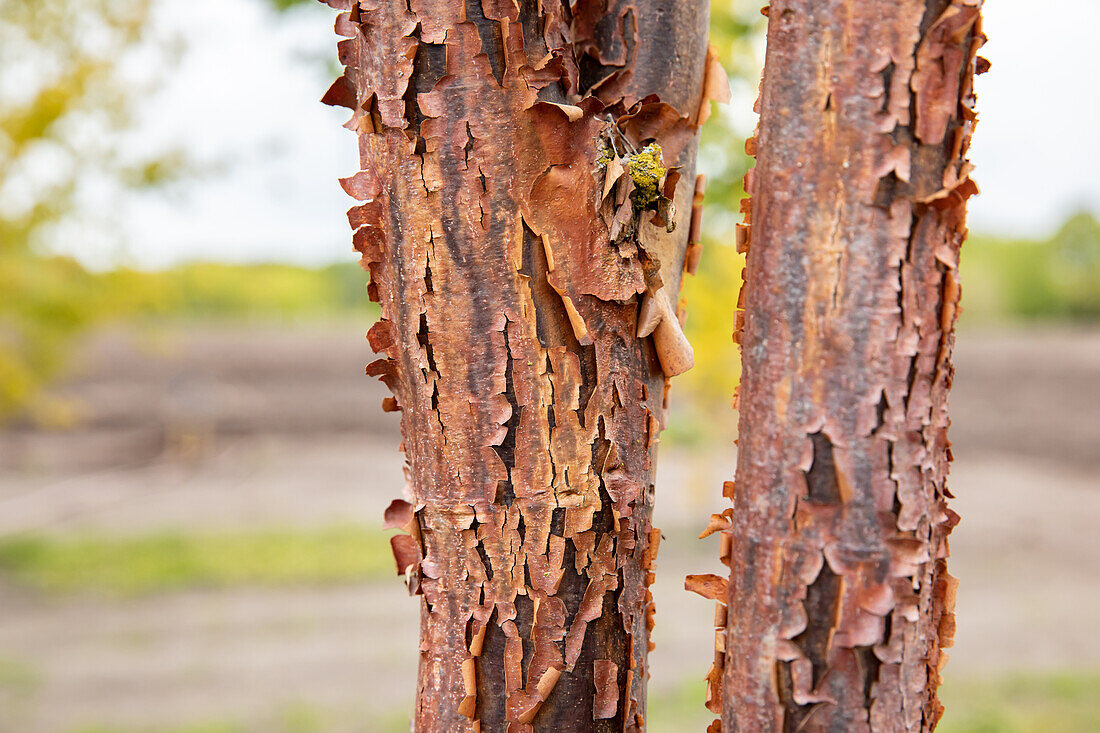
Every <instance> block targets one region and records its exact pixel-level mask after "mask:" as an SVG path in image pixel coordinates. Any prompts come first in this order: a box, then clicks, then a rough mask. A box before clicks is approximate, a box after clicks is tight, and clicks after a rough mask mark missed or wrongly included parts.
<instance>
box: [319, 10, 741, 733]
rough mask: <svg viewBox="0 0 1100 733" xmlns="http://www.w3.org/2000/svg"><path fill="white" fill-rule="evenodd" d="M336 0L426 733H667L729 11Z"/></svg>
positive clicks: (360, 229) (375, 368) (341, 94)
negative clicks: (698, 318) (691, 289)
mask: <svg viewBox="0 0 1100 733" xmlns="http://www.w3.org/2000/svg"><path fill="white" fill-rule="evenodd" d="M325 1H326V2H327V3H328V4H329V5H331V6H333V7H334V8H337V9H339V10H341V11H342V12H341V13H340V15H339V17H338V19H337V21H336V30H337V33H338V34H339V35H342V36H344V37H345V40H343V41H341V42H340V43H339V53H340V58H341V61H342V63H344V64H345V66H346V71H345V74H344V76H343V77H341V78H340V79H339V80H338V81H337V82H336V83H335V84H334V85H333V87H332V89H330V90H329V92H328V94H327V95H326V97H325V101H326V102H328V103H330V104H338V105H342V106H345V107H348V108H350V109H351V110H352V112H353V115H352V119H351V120H350V122H349V123H348V127H349V128H351V129H353V130H355V131H356V132H357V133H358V136H359V143H360V172H359V173H357V174H356V175H354V176H352V177H350V178H348V179H345V180H344V182H343V183H344V187H345V189H346V190H347V191H348V193H349V194H351V195H352V196H354V197H355V198H357V199H359V201H360V202H361V203H360V204H359V205H358V206H355V207H354V208H352V209H351V211H350V212H349V219H350V221H351V224H352V227H353V228H354V229H355V234H354V242H355V246H356V248H357V249H358V250H359V251H360V252H361V253H362V264H363V266H364V268H365V269H367V270H369V272H370V284H369V294H370V296H371V297H372V298H373V299H375V300H377V301H378V302H379V303H380V304H381V313H382V316H381V319H380V320H379V322H378V323H377V324H375V325H374V326H373V327H372V328H371V329H370V332H369V334H368V339H369V341H370V344H371V346H372V347H373V349H374V350H375V352H376V353H378V354H379V355H380V356H381V358H380V359H378V360H377V361H375V362H373V363H372V364H371V365H370V366H369V367H367V373H368V374H371V375H375V376H378V377H379V378H380V379H381V380H382V381H383V382H385V383H386V384H387V385H388V386H389V387H390V389H391V390H392V393H393V397H391V398H387V400H386V401H385V403H384V405H383V407H384V409H387V410H400V412H401V430H402V436H403V444H402V445H403V450H404V452H405V455H406V476H407V485H406V492H405V494H406V495H405V498H404V499H399V500H396V501H394V502H393V503H392V504H391V505H390V507H389V508H388V509H387V511H386V524H387V526H388V527H391V528H396V529H399V530H400V532H399V533H398V534H396V535H395V536H394V537H393V539H392V544H393V549H394V556H395V558H396V562H397V567H398V571H399V572H400V573H402V574H404V575H405V577H406V582H407V584H408V587H409V590H410V592H411V593H413V594H416V595H418V596H419V597H420V616H421V631H420V646H419V652H420V664H419V681H418V689H417V700H416V709H415V726H416V729H417V730H418V731H477V730H484V731H503V730H508V731H536V730H538V731H550V730H555V731H611V730H616V731H620V730H639V729H642V728H643V727H644V715H645V680H646V677H647V668H646V655H647V652H648V650H649V646H650V644H649V630H650V628H651V626H652V614H653V604H652V596H651V595H650V593H649V590H648V586H649V584H650V583H651V582H652V577H653V576H652V570H653V560H654V556H655V554H656V550H657V540H658V539H659V536H660V534H659V532H658V531H657V530H656V529H654V528H653V526H652V524H651V521H650V516H651V507H652V497H653V488H654V487H653V473H654V461H655V448H656V443H657V438H658V434H659V431H660V429H661V423H662V422H663V416H664V411H665V401H666V399H667V387H668V377H670V376H672V375H674V374H677V373H679V372H680V371H683V370H684V369H686V368H687V367H688V366H690V364H691V350H690V346H688V345H687V342H686V340H685V339H684V338H683V332H682V330H681V327H680V322H679V319H678V311H679V309H678V308H677V298H678V295H677V293H678V291H679V286H680V280H681V276H682V272H683V271H684V269H685V259H686V257H685V253H686V251H687V250H688V249H689V242H696V241H697V240H698V232H697V230H696V229H697V226H698V225H697V221H698V216H697V215H696V216H692V213H693V212H692V207H693V197H694V188H693V186H692V185H691V182H693V181H694V180H695V176H694V164H695V151H696V147H697V144H698V127H699V124H701V122H702V119H703V118H705V115H706V113H707V111H708V110H709V103H708V99H709V98H710V97H716V96H721V95H722V93H723V91H724V90H725V89H726V86H725V81H724V75H723V74H722V73H721V68H720V67H719V66H718V64H717V63H716V62H715V61H714V59H713V54H710V55H708V53H707V43H706V27H707V5H706V3H705V2H704V1H703V0H688V1H685V2H677V3H673V4H668V3H663V2H659V1H658V0H629V1H628V0H602V1H601V2H572V3H568V4H565V3H563V4H554V3H551V4H542V3H541V2H538V1H537V0H524V1H523V2H512V1H511V0H408V2H405V0H399V1H395V0H364V1H362V2H353V1H352V0H325ZM646 151H648V152H646ZM643 153H644V155H643ZM643 163H644V165H643ZM676 209H679V210H680V211H681V212H686V213H684V214H681V215H680V216H679V217H677V215H676V214H675V210H676ZM677 219H680V220H682V222H683V226H678V227H677V226H675V224H676V223H677ZM690 221H695V222H696V225H695V227H692V226H689V225H688V222H690ZM692 246H693V247H694V248H695V249H697V244H694V245H692ZM695 260H697V258H695V259H692V260H689V265H688V269H690V268H691V265H690V263H691V262H694V261H695Z"/></svg>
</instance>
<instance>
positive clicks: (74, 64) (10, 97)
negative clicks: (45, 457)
mask: <svg viewBox="0 0 1100 733" xmlns="http://www.w3.org/2000/svg"><path fill="white" fill-rule="evenodd" d="M149 27H150V6H149V2H148V0H51V2H37V1H36V0H0V291H2V292H4V293H5V294H6V296H5V297H4V298H3V300H0V418H3V417H4V416H7V415H10V414H12V413H13V412H14V411H15V410H17V409H18V408H21V407H29V408H30V409H31V411H32V413H33V414H35V415H36V416H37V417H39V418H42V417H48V414H47V413H48V410H47V409H46V408H47V407H48V406H49V405H50V404H53V403H50V402H43V401H41V400H39V399H38V398H37V397H36V395H37V391H36V390H37V388H38V387H39V386H41V385H42V384H43V383H44V381H45V380H47V379H48V378H49V377H50V376H51V375H52V374H53V373H54V372H55V371H56V369H57V367H58V366H59V364H60V356H61V355H62V353H63V351H64V346H65V344H67V343H68V341H69V340H70V339H71V338H72V336H73V335H74V334H76V333H78V332H80V330H81V329H83V328H84V327H86V326H87V325H88V324H89V323H91V322H92V321H94V320H96V319H97V318H99V317H101V316H103V315H104V314H106V313H108V312H111V311H112V309H113V305H112V300H113V299H112V295H113V294H112V293H111V292H110V291H107V290H105V289H103V288H101V287H99V286H98V283H97V281H96V278H95V277H94V275H93V274H91V273H89V272H87V271H86V270H85V269H84V268H83V267H82V266H81V265H80V264H79V263H78V262H76V261H75V260H73V259H72V258H69V257H62V256H57V255H53V254H51V252H50V245H51V243H53V242H56V241H57V240H58V239H59V238H62V237H90V236H92V235H93V233H95V234H101V235H102V234H103V232H102V231H97V220H98V221H99V222H102V221H103V220H104V219H105V218H106V216H107V212H110V211H111V210H112V209H113V201H112V198H111V196H110V192H111V191H112V190H118V189H119V188H122V187H148V186H153V185H157V184H159V183H162V182H164V181H166V180H168V179H169V178H171V177H172V176H173V175H175V174H176V173H177V172H178V171H179V170H180V167H181V160H180V156H179V154H178V153H175V152H168V153H161V154H157V155H152V156H140V155H134V154H133V153H132V152H130V150H129V149H128V148H125V147H124V146H123V145H122V143H123V141H124V137H123V135H122V133H123V132H124V131H126V130H128V129H129V128H130V127H131V126H132V124H133V121H134V118H133V106H134V102H135V101H136V100H137V99H138V98H139V97H140V96H141V94H142V93H144V91H145V90H146V89H147V86H146V85H147V84H148V83H149V82H151V81H152V78H151V76H150V73H151V72H150V70H153V69H159V68H162V66H163V63H164V61H165V59H166V58H167V56H166V51H167V50H168V49H169V48H170V46H166V45H164V44H160V45H159V46H157V45H156V44H152V43H148V42H146V41H147V39H146V38H145V36H146V34H147V33H148V30H149ZM153 73H155V72H153ZM102 229H103V227H98V230H102Z"/></svg>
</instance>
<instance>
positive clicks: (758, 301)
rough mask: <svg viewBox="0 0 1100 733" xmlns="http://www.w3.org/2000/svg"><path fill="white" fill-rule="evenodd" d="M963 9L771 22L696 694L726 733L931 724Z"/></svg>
mask: <svg viewBox="0 0 1100 733" xmlns="http://www.w3.org/2000/svg"><path fill="white" fill-rule="evenodd" d="M980 5H981V0H901V1H900V2H895V3H848V2H841V1H840V0H776V1H775V2H774V3H772V5H771V7H770V9H769V10H767V11H766V13H767V15H768V19H769V20H768V49H767V57H766V65H765V70H764V78H763V82H762V85H761V92H760V100H759V112H760V126H759V134H758V142H756V141H754V140H750V141H749V146H748V147H749V152H750V153H755V152H756V150H754V148H756V149H758V151H759V152H758V156H757V166H756V169H755V170H754V171H752V172H751V173H750V174H749V175H748V176H747V177H746V188H747V190H748V191H749V192H750V194H751V196H752V199H751V204H749V205H747V206H746V208H745V212H746V214H747V216H746V219H747V220H748V218H750V217H751V225H752V236H751V246H749V237H748V236H747V234H748V226H747V225H746V226H745V227H744V228H742V229H741V231H740V232H739V234H741V235H742V236H740V237H739V241H741V243H742V245H743V246H744V247H746V248H747V251H748V260H747V270H746V283H745V286H744V289H743V292H742V299H743V307H744V313H743V316H744V322H743V329H742V330H741V332H740V340H741V344H742V350H743V351H742V353H743V359H744V364H743V376H742V383H741V388H740V438H739V454H738V465H737V480H736V482H735V483H734V484H733V485H729V486H728V487H727V494H729V495H732V497H731V498H733V501H734V507H733V509H732V510H731V511H728V512H727V513H726V515H725V517H716V519H715V522H713V523H712V524H713V525H714V526H715V527H717V528H720V529H726V530H727V531H726V532H724V534H725V535H726V539H725V541H724V543H723V544H724V547H723V556H724V560H725V561H726V562H727V563H728V564H730V566H731V576H730V578H731V579H730V583H729V588H728V594H726V593H725V589H724V588H721V589H720V590H719V591H717V592H715V593H714V595H715V596H717V597H722V596H723V595H725V596H726V599H727V600H728V604H729V605H728V609H729V610H728V613H724V614H723V612H724V611H725V609H722V608H721V607H719V611H720V615H724V616H725V618H724V619H723V618H720V619H719V626H723V625H724V627H725V631H724V633H721V634H720V636H719V640H718V641H719V643H718V647H719V649H718V652H717V654H716V658H717V663H716V665H715V668H714V671H713V672H712V675H711V677H710V680H711V683H712V686H713V687H712V694H711V697H712V700H711V705H712V709H714V710H716V711H717V710H719V709H720V710H721V712H722V719H723V724H724V729H725V730H727V731H764V730H787V731H795V730H798V731H866V730H873V731H915V730H931V729H932V728H933V727H934V726H935V724H936V722H937V721H938V719H939V717H940V715H941V713H942V706H941V705H940V704H939V702H938V700H937V698H936V688H937V686H938V684H939V681H940V675H939V673H940V669H941V667H942V665H943V662H944V661H945V660H946V655H945V654H943V653H942V651H941V650H942V649H943V648H944V647H947V646H950V644H951V640H952V635H953V632H954V616H953V613H952V610H953V606H954V592H955V580H954V579H953V578H952V577H951V576H950V575H948V573H947V568H946V558H947V534H948V533H949V532H950V530H951V528H952V527H953V526H954V524H955V523H956V521H957V516H956V515H955V514H954V513H953V512H951V510H950V509H948V508H947V499H948V498H949V497H950V493H949V492H948V490H947V487H946V476H947V467H948V461H949V460H950V459H951V452H950V448H949V446H950V444H949V442H948V440H947V425H948V422H949V421H948V416H947V392H948V388H949V387H950V384H951V379H952V366H951V347H952V344H953V341H954V333H953V331H954V324H955V318H956V315H957V310H958V307H957V304H958V300H959V286H958V281H957V269H956V263H957V261H958V254H959V247H960V244H961V243H962V241H963V239H964V237H965V235H966V229H965V225H964V219H965V210H966V199H967V197H968V196H970V195H971V194H973V193H975V192H976V187H975V186H974V184H973V183H972V182H971V180H970V178H969V173H970V168H971V166H970V164H969V163H967V162H966V159H965V154H966V150H967V146H968V142H969V139H970V133H971V130H972V128H973V126H974V121H975V115H974V112H973V94H972V87H971V82H972V78H973V72H974V70H975V67H976V66H977V67H978V68H981V67H984V65H985V62H984V61H982V60H976V57H975V52H976V51H977V49H978V47H979V46H980V45H981V43H982V41H983V40H984V36H983V35H982V33H981V29H980V19H979V10H980ZM726 517H728V518H729V519H728V520H727V519H726ZM696 582H697V583H698V582H699V581H696Z"/></svg>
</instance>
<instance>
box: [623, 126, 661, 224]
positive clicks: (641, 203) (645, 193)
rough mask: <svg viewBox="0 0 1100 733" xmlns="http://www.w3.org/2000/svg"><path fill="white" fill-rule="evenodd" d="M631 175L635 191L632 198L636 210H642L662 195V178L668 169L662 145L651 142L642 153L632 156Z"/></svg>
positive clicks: (631, 195)
mask: <svg viewBox="0 0 1100 733" xmlns="http://www.w3.org/2000/svg"><path fill="white" fill-rule="evenodd" d="M629 170H630V177H631V178H632V179H633V180H634V191H633V192H632V193H631V194H630V200H631V202H632V203H633V204H634V209H635V210H636V211H641V210H642V209H645V208H647V207H649V206H651V205H652V204H653V203H654V202H656V201H657V199H659V198H660V197H661V191H660V185H661V179H662V178H664V177H665V173H667V172H668V169H667V168H665V166H664V160H663V159H662V157H661V146H660V145H658V144H657V143H650V144H649V145H646V146H645V147H644V148H642V151H641V152H640V153H636V154H634V155H632V156H630V165H629Z"/></svg>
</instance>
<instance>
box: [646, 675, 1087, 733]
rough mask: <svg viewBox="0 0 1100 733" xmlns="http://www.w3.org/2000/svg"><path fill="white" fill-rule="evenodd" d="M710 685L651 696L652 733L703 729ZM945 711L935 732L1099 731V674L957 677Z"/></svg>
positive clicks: (943, 693) (947, 687)
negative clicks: (704, 704)
mask: <svg viewBox="0 0 1100 733" xmlns="http://www.w3.org/2000/svg"><path fill="white" fill-rule="evenodd" d="M705 691H706V685H705V684H704V683H703V682H701V681H700V682H688V683H684V684H682V685H681V686H679V687H677V688H676V689H674V690H671V691H667V692H663V693H661V694H657V695H650V699H649V730H650V732H651V733H675V732H678V731H684V730H703V729H704V728H706V726H707V725H708V724H709V722H710V721H711V720H713V719H714V717H715V716H713V715H711V714H710V713H709V712H708V711H707V710H706V709H705V708H704V707H703V696H704V693H705ZM940 698H941V700H942V701H943V704H944V705H945V706H946V708H947V712H946V713H945V714H944V716H943V720H941V721H940V725H939V726H938V727H937V728H936V731H937V733H1050V731H1080V732H1081V733H1084V732H1085V731H1100V672H1068V671H1067V672H1050V673H1035V672H1028V673H1018V674H1011V675H1002V676H997V677H989V678H985V679H981V678H969V679H961V680H956V679H952V678H950V677H948V679H947V681H946V682H945V683H944V685H943V687H942V688H941V690H940Z"/></svg>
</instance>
